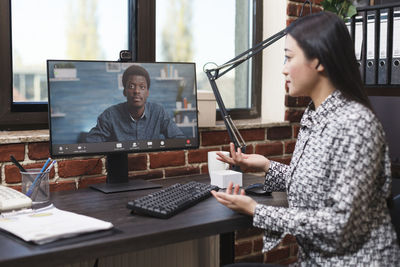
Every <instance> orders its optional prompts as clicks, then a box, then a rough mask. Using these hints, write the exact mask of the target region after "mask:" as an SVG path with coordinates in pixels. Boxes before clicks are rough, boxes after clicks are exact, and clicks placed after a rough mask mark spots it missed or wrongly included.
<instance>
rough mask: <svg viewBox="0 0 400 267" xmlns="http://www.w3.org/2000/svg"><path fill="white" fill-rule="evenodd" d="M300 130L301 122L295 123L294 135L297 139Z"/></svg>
mask: <svg viewBox="0 0 400 267" xmlns="http://www.w3.org/2000/svg"><path fill="white" fill-rule="evenodd" d="M299 131H300V124H294V125H293V137H294V138H296V139H297V136H298V135H299Z"/></svg>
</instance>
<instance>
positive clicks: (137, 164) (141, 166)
mask: <svg viewBox="0 0 400 267" xmlns="http://www.w3.org/2000/svg"><path fill="white" fill-rule="evenodd" d="M146 169H147V155H146V154H138V155H134V156H129V157H128V171H143V170H146Z"/></svg>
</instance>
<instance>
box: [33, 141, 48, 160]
mask: <svg viewBox="0 0 400 267" xmlns="http://www.w3.org/2000/svg"><path fill="white" fill-rule="evenodd" d="M28 157H29V158H30V159H32V160H39V159H47V158H48V157H50V153H49V143H48V142H43V143H32V144H29V145H28Z"/></svg>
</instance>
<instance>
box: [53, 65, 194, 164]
mask: <svg viewBox="0 0 400 267" xmlns="http://www.w3.org/2000/svg"><path fill="white" fill-rule="evenodd" d="M47 76H48V90H49V92H48V96H49V128H50V153H51V155H52V156H54V157H57V156H82V155H96V154H106V155H111V154H118V153H119V154H121V153H122V154H127V153H131V152H145V151H147V152H149V151H150V152H151V151H165V150H175V149H191V148H198V146H199V135H198V125H197V98H196V74H195V64H194V63H168V62H157V63H136V62H119V61H78V60H75V61H74V60H48V61H47Z"/></svg>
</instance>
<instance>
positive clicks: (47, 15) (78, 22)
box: [0, 0, 143, 129]
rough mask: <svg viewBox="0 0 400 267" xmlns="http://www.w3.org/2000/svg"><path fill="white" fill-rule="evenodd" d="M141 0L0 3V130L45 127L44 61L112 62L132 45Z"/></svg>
mask: <svg viewBox="0 0 400 267" xmlns="http://www.w3.org/2000/svg"><path fill="white" fill-rule="evenodd" d="M142 1H143V0H137V1H134V0H114V1H108V0H63V1H52V0H37V1H30V0H9V1H1V2H0V21H1V22H0V25H1V26H0V35H1V36H2V38H1V40H0V57H1V58H2V59H3V60H2V62H1V63H0V64H1V67H2V68H1V69H2V70H3V71H2V73H1V74H0V99H1V100H0V129H34V128H47V76H46V60H47V59H98V60H102V59H104V60H117V59H118V57H119V51H120V50H125V49H130V50H133V51H135V49H136V45H137V42H136V27H135V24H136V23H135V19H136V18H135V17H134V15H135V14H136V11H135V10H136V4H137V2H142Z"/></svg>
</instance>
